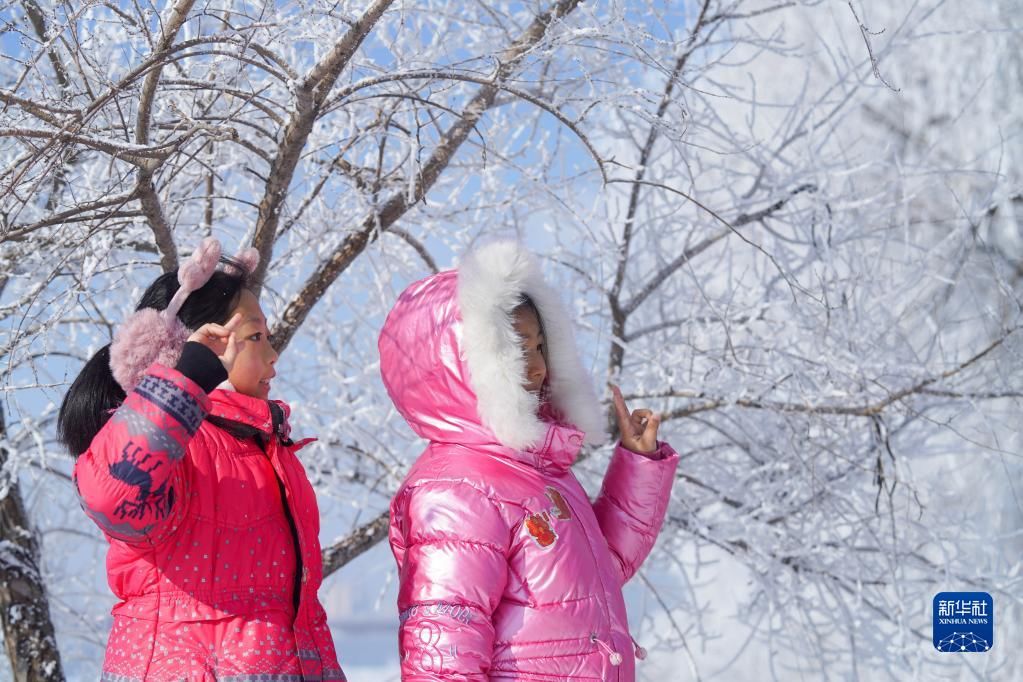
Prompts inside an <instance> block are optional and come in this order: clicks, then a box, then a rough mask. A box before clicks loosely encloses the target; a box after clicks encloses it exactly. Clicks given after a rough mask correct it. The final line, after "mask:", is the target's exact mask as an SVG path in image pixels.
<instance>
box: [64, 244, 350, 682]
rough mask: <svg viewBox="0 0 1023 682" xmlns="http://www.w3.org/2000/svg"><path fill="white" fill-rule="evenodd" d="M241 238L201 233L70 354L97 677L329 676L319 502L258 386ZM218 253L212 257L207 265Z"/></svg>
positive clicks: (281, 408)
mask: <svg viewBox="0 0 1023 682" xmlns="http://www.w3.org/2000/svg"><path fill="white" fill-rule="evenodd" d="M257 261H258V255H257V254H256V251H255V250H254V249H249V250H247V251H244V252H243V253H242V254H240V255H239V256H238V257H236V258H235V259H224V258H221V255H220V245H219V244H218V243H217V242H216V240H213V239H207V240H206V241H204V242H203V243H202V245H201V246H200V247H199V249H197V251H196V253H195V254H193V256H192V258H190V259H189V260H188V261H186V262H185V263H184V264H183V265H182V266H181V268H180V269H179V271H178V272H177V273H167V274H164V275H162V276H161V277H159V278H157V280H156V281H155V282H153V284H152V285H151V286H150V287H149V288H148V289H147V290H146V292H145V294H144V295H143V296H142V301H141V302H140V303H139V306H138V309H137V312H136V313H135V314H134V315H133V316H132V317H131V318H130V319H129V320H128V321H127V322H126V323H125V324H124V325H122V327H121V328H120V329H119V330H118V332H117V333H116V334H115V337H114V341H113V343H112V344H111V345H110V346H107V347H104V348H103V349H101V350H100V351H99V352H98V353H96V355H95V356H93V358H92V359H91V360H89V362H88V363H87V364H86V365H85V367H84V368H83V370H82V372H81V374H79V375H78V377H77V378H76V379H75V381H74V383H73V384H72V385H71V389H70V390H69V391H68V394H67V395H66V396H65V398H64V402H63V404H62V405H61V410H60V417H59V422H58V431H59V435H60V438H61V440H62V442H63V443H64V444H65V445H66V446H67V447H68V449H69V450H70V451H71V453H72V454H74V455H77V456H78V457H77V460H76V462H75V468H74V482H75V485H76V488H77V490H78V494H79V497H80V499H81V504H82V508H83V509H84V510H85V513H86V514H87V515H88V516H89V518H91V519H92V520H93V521H94V522H95V523H96V525H98V526H99V527H100V529H101V530H102V531H103V533H104V535H105V536H106V538H107V540H108V541H109V543H110V549H109V552H108V555H107V578H108V581H109V584H110V588H111V590H112V591H113V592H114V594H115V595H116V596H117V597H118V598H119V599H120V602H119V603H118V604H117V605H116V606H115V607H114V609H113V616H114V624H113V628H112V630H111V632H110V637H109V639H108V641H107V651H106V657H105V660H104V662H103V676H102V679H103V680H108V681H115V680H116V681H117V682H128V681H131V680H214V679H218V680H227V679H233V678H238V679H247V680H256V679H258V680H266V681H268V682H273V681H277V680H280V681H284V680H344V679H345V678H344V673H342V671H341V668H340V667H339V665H338V663H337V657H336V655H335V653H334V646H333V642H332V641H331V635H330V630H329V629H328V627H327V619H326V614H325V613H324V611H323V608H322V606H321V605H320V603H319V601H318V599H317V595H316V592H317V589H318V588H319V585H320V580H321V574H322V572H321V559H320V545H319V540H318V533H319V515H318V514H319V513H318V510H317V507H316V498H315V495H314V492H313V489H312V486H311V485H310V483H309V480H308V478H307V477H306V474H305V470H304V469H303V468H302V465H301V463H300V462H299V460H298V458H297V457H296V456H295V453H296V452H297V451H298V450H299V449H300V448H301V447H302V446H303V445H304V444H305V443H307V442H308V441H300V442H298V443H295V442H293V441H292V440H291V439H290V437H289V427H288V415H289V409H288V406H287V405H285V404H284V403H281V402H277V401H270V400H268V396H269V393H270V383H271V380H272V379H273V377H274V375H275V374H276V372H275V369H274V365H275V363H276V361H277V353H276V352H275V351H274V349H273V347H272V346H271V345H270V339H269V333H268V331H267V324H266V317H265V316H264V315H263V311H262V310H261V309H260V306H259V301H258V300H257V298H256V296H255V295H254V294H253V293H252V292H251V291H250V290H249V289H248V288H247V278H248V276H249V273H251V272H252V271H253V270H254V268H255V266H256V263H257ZM218 263H221V264H223V266H224V267H223V268H222V269H220V270H217V266H218Z"/></svg>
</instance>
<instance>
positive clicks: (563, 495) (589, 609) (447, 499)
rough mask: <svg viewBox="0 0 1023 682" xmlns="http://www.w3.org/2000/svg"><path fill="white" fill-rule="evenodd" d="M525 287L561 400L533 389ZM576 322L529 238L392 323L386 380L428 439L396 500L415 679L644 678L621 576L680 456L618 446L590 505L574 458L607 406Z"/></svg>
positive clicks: (650, 538)
mask: <svg viewBox="0 0 1023 682" xmlns="http://www.w3.org/2000/svg"><path fill="white" fill-rule="evenodd" d="M522 293H526V294H528V295H529V296H530V297H531V298H532V300H533V301H534V303H535V304H536V306H537V308H538V309H539V312H540V315H541V317H542V322H543V325H544V332H545V337H546V346H547V347H546V353H547V364H548V378H549V382H550V384H549V388H550V403H549V406H550V409H540V408H541V406H540V405H538V404H537V399H536V398H535V397H534V396H532V395H530V394H529V393H528V392H526V391H525V390H523V389H522V388H521V382H522V379H521V377H523V376H524V375H525V372H524V359H523V357H522V352H521V351H520V350H519V340H518V337H517V336H516V335H515V332H514V329H513V328H512V323H511V320H510V317H509V312H510V311H511V310H512V309H513V308H514V307H515V306H516V305H517V303H518V301H519V296H520V295H521V294H522ZM567 319H568V318H567V317H566V314H565V312H564V311H563V310H562V308H561V305H560V303H559V301H558V297H557V295H556V293H555V292H554V291H552V290H551V289H550V288H549V287H547V286H546V285H545V284H544V283H543V280H542V277H541V275H540V272H539V269H538V267H537V265H536V264H535V263H534V262H533V260H532V259H531V257H530V256H529V255H528V253H525V252H523V251H521V250H520V249H519V248H518V247H517V246H515V245H514V244H496V245H492V246H491V247H488V248H486V249H484V250H482V251H480V252H478V253H476V254H475V255H473V256H470V257H469V258H468V259H466V261H465V262H464V263H463V264H462V266H461V267H460V268H459V270H458V271H457V272H456V271H449V272H442V273H440V274H437V275H434V276H432V277H429V278H427V279H425V280H422V281H420V282H417V283H416V284H413V285H411V286H410V287H409V288H408V289H407V290H406V291H405V292H404V293H403V294H402V295H401V297H400V298H399V300H398V302H397V303H396V305H395V307H394V309H393V310H392V312H391V314H390V315H389V317H388V318H387V321H386V323H385V325H384V328H383V331H382V333H381V335H380V342H379V346H380V359H381V371H382V374H383V378H384V383H385V385H386V387H387V390H388V392H389V393H390V396H391V399H392V400H393V401H394V404H395V406H396V407H397V408H398V410H399V411H400V412H401V414H402V416H404V417H405V419H406V420H407V421H408V423H409V424H410V425H411V427H412V429H413V430H414V431H415V432H416V433H417V434H418V435H419V436H421V437H423V438H425V439H426V440H428V441H429V445H428V447H427V449H426V451H425V452H424V453H423V454H422V456H421V457H420V458H419V459H418V460H417V462H416V463H415V465H414V466H413V467H412V470H411V471H410V473H409V474H408V477H407V478H406V480H405V481H404V483H403V485H402V486H401V488H400V490H399V491H398V494H397V495H396V497H395V498H394V500H393V502H392V504H391V528H390V541H391V548H392V550H393V552H394V556H395V559H396V560H397V562H398V568H399V579H400V588H399V595H398V608H399V613H400V616H399V621H400V633H399V647H400V656H401V668H402V679H403V680H416V681H426V680H535V681H540V680H543V681H545V682H552V681H554V680H615V681H619V682H632V681H633V680H634V679H635V657H634V642H633V640H632V638H631V637H630V635H629V628H628V621H627V618H626V613H625V603H624V600H623V598H622V585H623V584H624V583H625V582H626V581H627V580H629V578H630V577H632V575H633V574H634V573H635V572H636V570H637V569H638V567H639V566H640V564H641V563H642V562H643V560H644V559H645V558H646V556H647V554H648V553H649V551H650V549H651V547H652V546H653V544H654V541H655V539H656V537H657V534H658V531H659V530H660V527H661V524H662V521H663V518H664V514H665V509H666V507H667V504H668V498H669V495H670V490H671V485H672V482H673V479H674V472H675V468H676V465H677V463H678V455H676V454H675V452H674V451H673V450H672V449H671V448H670V447H669V446H668V445H666V444H661V445H660V448H659V450H658V452H657V453H655V454H654V455H653V456H652V457H646V456H643V455H640V454H636V453H633V452H630V451H628V450H626V449H624V448H622V447H621V446H619V447H618V448H617V449H616V450H615V452H614V455H613V457H612V459H611V464H610V467H609V468H608V471H607V474H606V476H605V478H604V485H603V488H602V490H601V492H600V495H599V496H598V498H597V500H596V502H593V503H591V502H590V500H589V498H588V497H587V495H586V492H585V491H584V490H583V489H582V487H581V486H580V485H579V482H578V481H577V480H576V478H575V476H574V475H573V474H572V471H571V469H570V466H571V464H572V463H573V461H574V460H575V459H576V456H577V455H578V453H579V450H580V448H581V446H582V445H583V443H584V440H586V434H590V440H591V442H592V441H596V440H599V438H600V431H601V428H600V424H601V419H602V412H601V409H600V405H599V402H598V400H597V398H596V395H595V393H594V392H593V389H592V386H591V384H590V381H589V378H588V377H587V376H586V373H585V371H584V369H583V368H582V366H581V364H580V363H579V360H578V358H577V356H576V352H575V349H574V342H573V341H572V335H571V330H570V328H569V325H568V323H567ZM541 413H549V414H551V415H555V414H557V415H561V417H562V418H561V419H560V420H558V419H541V418H540V417H538V416H537V415H538V414H541ZM571 424H575V425H577V426H579V427H580V428H575V427H574V426H572V425H571ZM581 429H585V431H584V430H581Z"/></svg>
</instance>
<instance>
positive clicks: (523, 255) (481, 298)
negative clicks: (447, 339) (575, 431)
mask: <svg viewBox="0 0 1023 682" xmlns="http://www.w3.org/2000/svg"><path fill="white" fill-rule="evenodd" d="M522 294H527V295H528V296H529V297H530V298H531V299H533V302H534V303H535V304H536V307H537V309H538V310H539V312H540V317H541V318H542V319H543V327H544V335H545V339H546V346H547V371H548V382H549V386H550V395H551V401H552V402H553V404H554V407H555V409H556V410H557V411H558V412H559V413H560V414H561V415H562V416H563V417H564V419H565V421H567V422H569V423H570V424H573V425H574V426H576V427H577V428H579V429H580V430H582V431H583V432H585V433H586V442H587V443H590V444H594V445H595V444H599V443H601V442H603V441H604V428H603V421H604V420H603V413H602V410H601V407H600V402H599V400H598V399H597V394H596V392H595V391H594V388H593V384H592V381H591V379H590V377H589V375H588V374H587V372H586V370H585V368H584V367H583V365H582V362H581V361H580V359H579V355H578V351H577V350H576V345H575V338H574V334H573V332H572V324H571V319H572V318H571V316H570V314H569V312H568V311H567V310H566V309H565V307H564V306H563V305H562V303H561V300H560V297H559V295H558V292H557V291H555V290H554V288H553V287H551V286H550V285H548V284H547V283H546V282H545V281H544V279H543V274H542V272H541V270H540V265H539V263H538V261H537V259H536V257H535V256H533V255H532V254H531V253H529V252H528V251H526V250H525V249H524V248H523V247H522V246H520V245H519V244H516V243H515V242H495V243H492V244H490V245H488V246H485V247H483V248H480V249H479V250H477V251H475V252H473V253H470V254H468V255H467V256H466V257H465V258H464V259H463V261H462V264H461V265H460V266H459V268H458V307H459V312H460V313H461V316H462V349H463V352H464V354H465V362H466V364H467V365H468V368H469V373H470V376H471V383H472V388H473V390H474V392H475V393H476V397H477V400H478V405H477V409H478V411H479V415H480V418H481V419H482V421H483V423H484V424H485V425H486V426H487V427H488V428H490V430H492V431H493V432H494V435H495V436H497V438H498V440H499V441H500V442H501V443H503V444H504V445H506V446H510V447H513V448H517V449H522V448H526V447H529V446H531V445H535V444H537V443H538V442H539V441H540V440H541V439H542V438H543V437H544V435H545V433H546V432H547V429H548V427H549V425H548V424H545V423H544V422H543V421H542V420H541V419H540V418H539V417H538V416H537V410H538V407H539V406H538V405H537V398H536V397H535V396H533V395H532V394H530V393H529V392H528V391H526V390H525V389H523V388H522V377H524V376H525V373H526V363H525V359H524V357H523V354H522V350H521V348H520V342H519V338H518V335H517V334H516V333H515V329H514V326H513V323H512V316H511V311H512V310H513V309H514V308H515V307H516V306H517V305H518V304H519V299H520V296H521V295H522Z"/></svg>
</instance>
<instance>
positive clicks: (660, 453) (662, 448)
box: [615, 440, 676, 461]
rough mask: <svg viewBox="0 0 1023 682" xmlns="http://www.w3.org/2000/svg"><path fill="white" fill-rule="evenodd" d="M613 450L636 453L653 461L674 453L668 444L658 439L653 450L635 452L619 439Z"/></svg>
mask: <svg viewBox="0 0 1023 682" xmlns="http://www.w3.org/2000/svg"><path fill="white" fill-rule="evenodd" d="M615 450H616V451H617V450H621V451H622V452H626V453H628V454H630V455H638V456H640V457H646V458H647V459H652V460H655V461H656V460H662V459H667V458H669V457H671V456H672V455H674V454H676V453H675V450H674V449H672V447H671V446H670V445H668V444H667V443H665V442H664V441H660V440H659V441H657V449H656V450H654V451H653V452H636V451H635V450H633V449H631V448H628V447H626V446H625V444H624V443H622V441H620V440H619V441H618V445H617V446H616V447H615Z"/></svg>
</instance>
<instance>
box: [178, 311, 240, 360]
mask: <svg viewBox="0 0 1023 682" xmlns="http://www.w3.org/2000/svg"><path fill="white" fill-rule="evenodd" d="M241 323H242V314H241V313H235V315H234V317H232V318H231V320H230V321H229V322H228V323H227V324H225V325H220V324H216V323H214V322H210V323H208V324H204V325H203V326H201V327H199V328H198V329H196V330H195V331H194V332H192V335H191V336H189V337H188V340H189V341H195V342H196V343H201V344H202V345H204V346H206V347H207V348H209V349H210V350H211V351H213V352H214V353H216V354H217V357H218V358H220V361H221V362H222V363H224V369H226V370H227V371H228V373H230V372H231V367H233V366H234V360H235V358H237V357H238V353H239V352H241V349H242V346H244V345H245V342H244V341H239V340H238V338H237V336H236V335H235V333H234V331H235V329H237V328H238V327H240V326H241Z"/></svg>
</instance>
